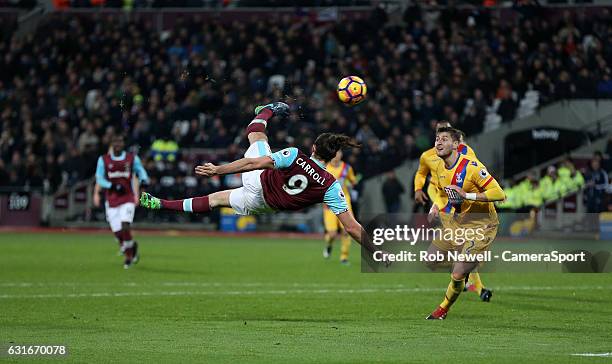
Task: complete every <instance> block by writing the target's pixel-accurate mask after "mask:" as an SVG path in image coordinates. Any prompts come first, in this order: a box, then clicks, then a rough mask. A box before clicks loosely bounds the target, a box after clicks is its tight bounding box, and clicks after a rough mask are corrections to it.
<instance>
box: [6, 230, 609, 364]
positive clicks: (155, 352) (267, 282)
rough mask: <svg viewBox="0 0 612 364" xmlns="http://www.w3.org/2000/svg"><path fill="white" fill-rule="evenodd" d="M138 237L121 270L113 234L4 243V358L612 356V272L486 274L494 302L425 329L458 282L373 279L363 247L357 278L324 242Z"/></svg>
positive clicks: (424, 277) (471, 300) (464, 301)
mask: <svg viewBox="0 0 612 364" xmlns="http://www.w3.org/2000/svg"><path fill="white" fill-rule="evenodd" d="M136 236H137V238H139V239H138V240H139V242H140V246H141V252H142V261H141V262H140V263H139V264H138V265H137V266H135V267H134V268H133V269H130V270H127V271H124V270H123V268H122V264H121V263H122V261H121V258H120V257H118V256H116V251H117V245H116V243H115V242H114V240H113V238H112V236H111V235H110V233H108V234H26V233H17V234H10V233H4V234H2V235H1V236H0V346H3V345H4V346H5V345H7V344H9V343H15V344H54V345H57V344H65V345H67V346H68V350H69V352H70V354H69V356H68V357H67V358H64V359H67V360H68V361H78V362H93V361H103V362H110V361H112V362H118V361H120V362H136V361H139V362H168V361H181V362H236V361H248V362H262V363H270V362H283V363H286V362H312V363H321V362H363V363H374V362H388V363H397V362H410V363H418V362H424V363H425V362H437V363H442V362H448V363H467V362H474V361H481V362H515V363H516V362H517V361H518V360H523V361H525V362H538V363H547V362H550V363H553V362H554V363H558V362H562V363H565V362H601V361H606V360H607V359H605V358H589V357H576V356H572V355H571V354H574V353H606V352H612V304H611V302H612V276H610V275H609V274H591V275H586V274H513V275H510V274H501V273H495V274H490V275H483V280H484V283H485V284H486V285H487V286H489V287H491V288H493V289H494V292H495V294H494V296H493V301H492V302H491V303H483V302H480V301H479V299H478V297H477V296H476V295H475V294H474V293H470V292H464V294H463V295H462V296H461V297H460V298H459V301H458V303H457V304H455V306H454V307H453V309H452V310H451V312H450V313H449V316H448V319H447V320H446V321H425V320H424V317H425V316H426V315H427V314H429V313H430V311H431V310H433V309H434V308H435V306H436V305H437V304H438V303H439V302H440V301H441V298H442V295H443V294H444V291H445V288H446V285H447V284H448V281H449V277H448V275H447V274H361V273H360V272H359V270H360V266H359V257H358V253H359V252H358V248H357V246H356V245H353V248H352V254H351V261H352V265H351V266H350V267H345V266H341V265H340V264H339V262H338V256H337V254H338V250H339V246H336V249H335V251H334V257H333V259H330V260H328V261H325V260H323V258H322V257H321V251H322V248H323V243H322V241H319V240H301V239H269V238H251V237H250V238H232V237H227V238H224V237H188V236H185V237H181V236H169V235H168V236H166V235H161V236H160V235H158V236H142V235H141V236H138V234H136ZM538 287H543V288H541V289H540V288H538ZM2 359H5V360H6V357H0V360H2ZM28 359H29V358H18V359H14V360H15V361H16V362H17V361H19V362H24V361H27V360H28ZM62 361H64V360H63V359H62Z"/></svg>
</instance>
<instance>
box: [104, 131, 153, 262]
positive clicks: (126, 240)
mask: <svg viewBox="0 0 612 364" xmlns="http://www.w3.org/2000/svg"><path fill="white" fill-rule="evenodd" d="M124 147H125V142H124V140H123V136H121V135H115V136H113V138H112V140H111V148H110V150H109V152H108V153H107V154H104V155H102V156H100V158H98V166H97V168H96V188H95V193H94V205H96V206H98V205H99V204H100V195H99V194H98V193H97V191H98V189H99V188H102V189H104V190H106V191H105V195H106V206H105V207H106V220H107V221H108V223H109V224H110V227H111V230H112V231H113V233H114V234H115V237H116V238H117V240H118V241H119V249H120V250H121V251H122V252H123V254H124V256H125V260H124V265H123V266H124V268H126V269H127V268H129V267H130V266H131V265H132V264H134V263H136V262H138V259H139V255H138V243H137V242H136V241H134V240H133V238H132V232H131V224H132V222H133V221H134V212H135V210H136V203H138V197H137V196H138V195H137V194H135V193H134V190H135V189H136V187H135V186H134V185H132V179H133V173H134V172H135V173H136V176H138V179H139V180H140V182H141V183H147V182H148V181H149V176H148V175H147V171H145V169H144V167H143V166H142V162H141V161H140V158H139V157H138V156H137V155H135V154H133V153H130V152H126V151H125V150H124Z"/></svg>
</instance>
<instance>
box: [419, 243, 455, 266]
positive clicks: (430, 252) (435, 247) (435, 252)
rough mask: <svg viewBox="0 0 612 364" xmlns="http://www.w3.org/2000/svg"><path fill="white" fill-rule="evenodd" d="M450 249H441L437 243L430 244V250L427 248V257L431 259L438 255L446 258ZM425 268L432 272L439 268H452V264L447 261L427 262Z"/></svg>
mask: <svg viewBox="0 0 612 364" xmlns="http://www.w3.org/2000/svg"><path fill="white" fill-rule="evenodd" d="M447 252H448V249H442V248H440V247H439V246H438V245H437V244H436V243H435V242H432V243H431V244H429V248H427V255H428V256H429V257H433V256H436V257H437V256H438V253H440V254H442V255H443V256H444V257H446V255H447ZM425 266H426V267H427V268H429V269H430V270H432V271H434V270H436V269H439V268H444V267H450V266H451V264H450V262H448V261H447V260H446V259H443V260H428V261H426V262H425ZM447 272H448V271H447Z"/></svg>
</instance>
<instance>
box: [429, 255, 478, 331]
mask: <svg viewBox="0 0 612 364" xmlns="http://www.w3.org/2000/svg"><path fill="white" fill-rule="evenodd" d="M477 266H478V262H459V263H455V265H454V266H453V272H452V273H451V281H450V283H449V284H448V287H447V288H446V293H445V295H444V300H443V301H442V303H440V305H439V306H438V307H437V308H436V309H435V310H434V311H433V312H432V313H431V314H430V315H429V316H427V318H426V319H427V320H444V319H445V318H446V315H447V313H448V310H450V308H451V306H452V305H453V304H454V303H455V302H456V301H457V299H458V298H459V295H461V292H463V288H464V287H465V278H466V277H467V275H468V274H469V273H470V272H471V271H472V270H474V269H476V267H477Z"/></svg>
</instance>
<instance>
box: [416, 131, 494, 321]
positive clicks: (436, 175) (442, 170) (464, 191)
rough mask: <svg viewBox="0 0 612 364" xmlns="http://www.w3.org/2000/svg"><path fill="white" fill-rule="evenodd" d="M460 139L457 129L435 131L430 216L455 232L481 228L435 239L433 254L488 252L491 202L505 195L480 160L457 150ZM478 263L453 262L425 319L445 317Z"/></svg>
mask: <svg viewBox="0 0 612 364" xmlns="http://www.w3.org/2000/svg"><path fill="white" fill-rule="evenodd" d="M460 141H461V132H460V131H459V130H456V129H453V128H448V127H444V128H440V129H438V131H437V133H436V144H435V148H436V153H437V155H438V156H439V157H440V158H441V160H440V161H439V162H438V163H436V164H435V165H434V166H433V168H432V170H431V173H432V179H434V180H435V183H436V186H437V189H438V198H437V202H436V203H434V205H433V206H432V208H431V211H430V216H431V217H437V216H439V217H440V220H441V221H442V224H443V226H444V227H445V228H451V229H453V230H455V231H458V230H460V229H463V231H466V229H468V228H469V229H471V230H472V231H480V234H472V235H473V238H474V240H468V241H466V242H465V243H463V244H460V245H458V244H456V242H454V241H444V240H435V239H434V241H433V242H432V244H431V246H430V248H429V252H430V253H433V254H435V253H436V252H437V251H448V250H451V249H453V250H457V251H461V252H462V253H468V254H478V253H481V252H484V251H487V250H488V249H489V246H490V245H491V243H492V242H493V240H494V239H495V235H496V234H497V226H498V224H499V220H498V218H497V212H496V211H495V206H494V205H493V202H494V201H501V200H504V199H505V197H506V196H505V194H504V191H503V190H502V189H501V187H500V186H499V184H498V183H497V181H496V180H495V178H493V177H492V176H491V175H489V173H488V172H487V169H486V167H485V166H484V165H482V163H480V162H479V161H477V160H473V159H472V158H470V157H467V156H465V155H461V154H460V153H458V152H457V148H458V146H459V143H460ZM478 229H480V230H478ZM478 264H479V262H477V261H473V262H456V263H454V265H453V269H452V273H451V282H450V284H449V285H448V288H447V290H446V295H445V296H444V300H443V301H442V303H441V304H440V306H438V308H436V309H435V310H434V311H433V312H432V313H431V314H430V315H429V316H428V317H427V319H428V320H438V319H439V320H443V319H445V318H446V314H447V312H448V310H449V309H450V307H451V306H452V305H453V303H455V301H456V300H457V298H458V297H459V295H460V294H461V292H462V291H463V288H464V287H465V278H466V277H467V275H468V274H469V273H470V272H472V271H473V270H474V269H475V268H477V266H478Z"/></svg>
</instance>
